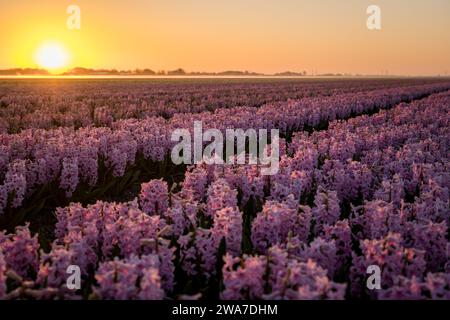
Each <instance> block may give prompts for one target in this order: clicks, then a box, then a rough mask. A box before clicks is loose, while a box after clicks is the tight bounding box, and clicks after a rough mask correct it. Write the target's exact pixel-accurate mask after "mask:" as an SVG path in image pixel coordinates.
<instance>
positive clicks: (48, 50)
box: [35, 43, 69, 70]
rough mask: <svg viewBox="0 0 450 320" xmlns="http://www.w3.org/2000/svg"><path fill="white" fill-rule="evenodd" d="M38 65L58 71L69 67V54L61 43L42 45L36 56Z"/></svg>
mask: <svg viewBox="0 0 450 320" xmlns="http://www.w3.org/2000/svg"><path fill="white" fill-rule="evenodd" d="M35 60H36V63H37V64H38V65H39V66H40V67H42V68H45V69H50V70H56V69H62V68H65V67H67V64H68V61H69V53H68V52H67V50H66V49H65V48H64V46H62V45H61V44H59V43H47V44H43V45H41V46H40V47H39V48H38V49H37V50H36V54H35Z"/></svg>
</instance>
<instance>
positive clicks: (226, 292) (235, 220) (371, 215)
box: [0, 88, 450, 299]
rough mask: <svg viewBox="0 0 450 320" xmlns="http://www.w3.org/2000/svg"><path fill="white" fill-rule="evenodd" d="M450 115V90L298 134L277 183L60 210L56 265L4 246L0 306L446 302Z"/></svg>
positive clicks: (216, 178)
mask: <svg viewBox="0 0 450 320" xmlns="http://www.w3.org/2000/svg"><path fill="white" fill-rule="evenodd" d="M435 89H436V88H434V90H435ZM416 90H417V88H416ZM369 110H370V109H369ZM366 111H367V110H366ZM449 111H450V92H449V91H446V92H443V93H440V94H433V95H431V96H430V97H428V98H425V99H422V100H417V101H414V102H411V103H409V104H406V103H400V104H399V105H397V106H395V107H393V108H392V109H390V110H382V111H380V112H379V113H376V114H373V115H370V116H367V115H363V116H359V117H355V118H352V119H349V120H346V121H334V122H332V123H331V124H330V125H329V128H328V129H327V130H323V131H317V132H313V133H311V134H308V133H304V132H300V133H297V134H295V135H294V137H293V138H292V141H291V142H288V143H286V142H285V141H284V140H282V141H281V143H282V146H281V154H282V155H281V161H280V171H279V173H278V174H277V175H274V176H262V175H260V170H259V168H258V165H240V166H238V165H236V166H220V165H205V164H199V165H195V166H192V167H190V168H188V170H187V172H186V175H185V178H184V181H183V182H182V184H181V185H180V186H179V187H175V188H172V187H171V188H170V190H169V185H168V183H167V182H165V181H163V180H151V181H149V182H148V183H144V184H142V186H141V190H140V193H139V195H138V196H137V197H136V199H134V200H133V201H130V202H125V203H115V202H102V201H98V202H97V203H95V204H93V205H88V206H82V205H81V204H78V203H73V204H71V205H70V206H68V207H65V208H59V209H57V211H56V218H57V223H56V225H55V232H54V233H55V234H54V238H55V240H54V242H53V243H52V245H51V248H50V250H49V251H48V252H47V253H45V252H44V251H42V250H40V244H39V241H38V235H34V236H33V235H32V234H31V233H30V231H29V228H28V227H27V226H25V227H18V228H17V230H16V232H15V233H12V234H6V233H0V296H3V297H6V298H10V299H13V298H23V297H28V298H38V299H50V298H66V299H69V298H87V297H90V298H102V299H164V298H169V297H170V298H179V299H188V298H189V299H193V298H200V297H202V296H205V297H206V296H207V297H210V298H211V297H212V298H214V297H220V298H222V299H344V298H361V297H369V298H373V299H376V298H378V299H398V298H408V299H426V298H432V299H450V258H449V257H450V242H449V239H448V221H450V210H449V208H450V202H449V189H450V185H449V181H450V179H449V174H448V172H449V168H448V166H449V159H448V145H449V137H450V131H449V130H450V129H449V128H450V126H449V121H450V120H449V117H448V114H449ZM69 264H75V265H78V266H79V267H80V268H81V272H82V276H83V281H82V283H83V285H84V287H83V288H84V289H83V290H79V291H71V290H69V289H67V288H66V287H65V283H66V278H67V274H66V268H67V266H68V265H69ZM372 265H375V266H378V267H379V268H380V269H381V280H380V283H381V289H380V290H369V289H368V288H367V286H366V279H367V276H368V275H367V268H368V267H369V266H372ZM7 278H9V279H10V281H6V279H7Z"/></svg>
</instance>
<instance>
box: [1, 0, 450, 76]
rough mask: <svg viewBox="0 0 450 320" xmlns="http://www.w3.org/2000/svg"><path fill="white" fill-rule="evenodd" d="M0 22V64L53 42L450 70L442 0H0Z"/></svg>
mask: <svg viewBox="0 0 450 320" xmlns="http://www.w3.org/2000/svg"><path fill="white" fill-rule="evenodd" d="M70 4H76V5H78V6H79V7H80V9H81V30H68V29H67V27H66V20H67V17H68V15H67V14H66V8H67V6H68V5H70ZM370 4H376V5H379V6H380V7H381V13H382V30H380V31H369V30H368V29H367V28H366V19H367V14H366V8H367V6H368V5H370ZM0 30H1V31H0V32H1V36H0V40H1V44H0V68H11V67H36V66H37V64H36V61H35V58H34V57H35V55H36V51H37V50H38V49H39V48H40V47H41V46H42V44H43V43H47V42H55V43H59V44H61V45H63V46H64V47H65V48H66V50H67V51H68V53H69V55H70V59H69V64H68V65H67V66H66V67H74V66H84V67H91V68H118V69H134V68H151V69H153V70H160V69H165V70H168V69H169V70H171V69H175V68H177V67H182V68H184V69H186V70H188V71H223V70H251V71H256V72H265V73H273V72H280V71H286V70H291V71H302V70H306V71H308V73H311V71H312V70H314V71H316V72H319V73H324V72H333V73H335V72H349V73H362V74H380V73H384V72H386V71H388V72H389V73H390V74H405V75H433V74H444V73H445V72H447V73H448V74H450V1H449V0H426V1H425V0H370V1H366V0H345V1H341V0H226V1H225V0H224V1H218V0H217V1H216V0H127V1H117V0H67V1H63V0H39V1H35V0H13V1H10V0H0Z"/></svg>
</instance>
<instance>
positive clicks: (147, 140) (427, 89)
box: [0, 83, 450, 214]
mask: <svg viewBox="0 0 450 320" xmlns="http://www.w3.org/2000/svg"><path fill="white" fill-rule="evenodd" d="M449 87H450V84H448V83H444V84H442V83H441V84H433V85H423V86H414V87H401V88H390V89H383V90H374V91H368V92H359V93H352V94H342V95H335V96H331V97H322V98H305V99H301V100H292V101H289V102H283V103H276V104H266V105H264V106H261V107H259V108H251V107H235V108H230V109H218V110H216V111H215V112H201V113H197V114H191V113H186V114H176V115H174V116H173V117H172V118H171V119H170V120H165V119H163V118H161V117H149V118H146V119H144V120H136V119H129V120H120V121H117V122H115V123H113V124H112V127H111V128H107V127H102V128H91V127H89V128H81V129H79V130H73V129H68V128H59V129H52V130H40V129H31V130H25V131H22V132H21V133H19V134H13V135H10V134H3V135H0V214H1V212H2V211H3V210H4V209H5V207H6V206H8V207H11V208H19V207H20V206H21V205H22V204H23V202H24V200H27V199H28V198H29V197H30V196H31V195H33V194H34V193H35V192H37V191H39V189H40V188H42V186H45V185H48V184H50V183H55V182H56V183H58V184H59V187H60V188H61V189H62V190H64V191H65V193H66V197H67V198H70V197H71V196H72V194H73V192H74V191H75V190H76V189H77V187H78V186H79V185H84V186H88V187H92V186H96V185H97V183H98V180H99V178H103V180H108V179H107V178H105V175H107V174H109V175H110V176H112V177H122V176H123V175H124V174H125V172H126V170H127V168H128V167H130V166H133V165H135V164H136V159H137V158H139V157H143V158H144V159H145V160H151V161H155V162H163V161H164V160H166V164H168V165H170V163H169V161H167V159H168V158H167V157H168V155H169V154H170V152H171V150H172V147H173V145H174V144H175V142H173V141H171V134H172V132H173V131H174V129H176V128H183V129H189V130H191V131H193V128H194V125H193V122H194V121H202V123H203V127H204V128H205V129H207V128H215V129H219V130H222V131H225V129H226V128H241V129H244V130H245V129H248V128H252V129H256V130H257V129H273V128H278V129H279V130H280V131H281V132H282V133H283V134H284V135H285V136H286V137H287V138H288V139H289V138H290V136H291V134H292V133H293V132H295V131H301V130H307V129H308V128H318V127H319V128H320V127H323V126H326V125H327V124H328V123H329V122H331V121H333V120H335V119H345V118H348V117H351V116H354V115H358V114H364V113H368V112H374V111H377V110H379V109H380V108H390V107H393V106H394V105H396V104H398V103H400V102H403V101H411V100H414V99H417V98H420V97H423V96H426V95H429V94H432V93H435V92H439V91H443V90H446V89H448V88H449ZM102 169H104V170H102ZM100 171H101V174H102V176H100Z"/></svg>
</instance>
